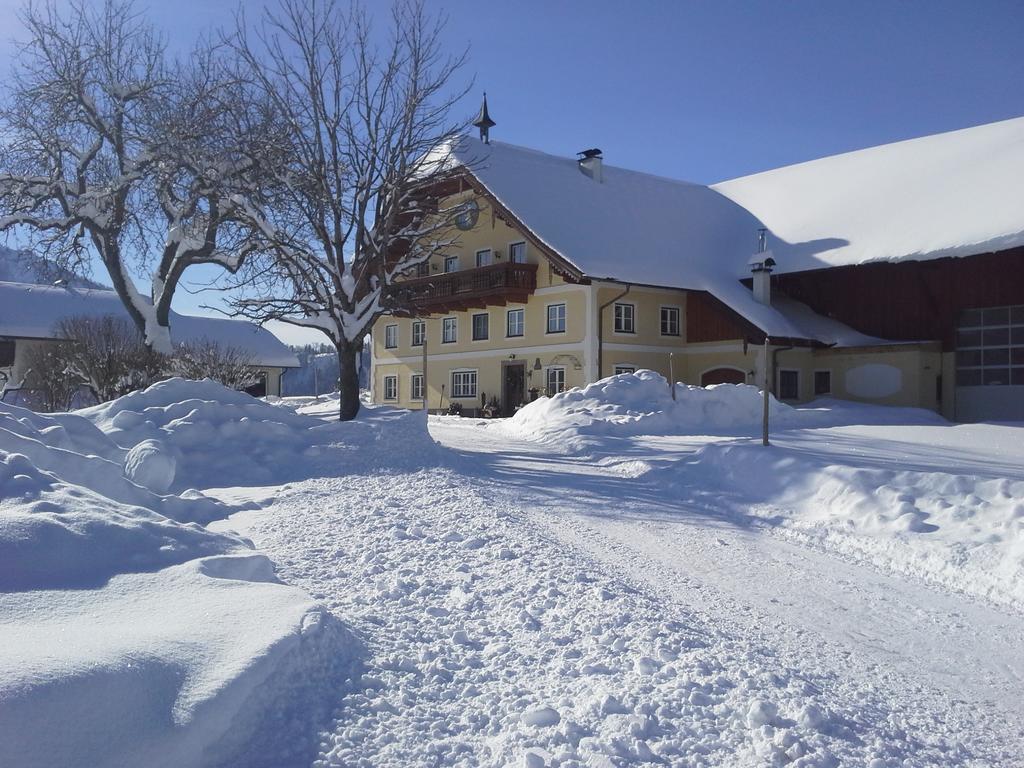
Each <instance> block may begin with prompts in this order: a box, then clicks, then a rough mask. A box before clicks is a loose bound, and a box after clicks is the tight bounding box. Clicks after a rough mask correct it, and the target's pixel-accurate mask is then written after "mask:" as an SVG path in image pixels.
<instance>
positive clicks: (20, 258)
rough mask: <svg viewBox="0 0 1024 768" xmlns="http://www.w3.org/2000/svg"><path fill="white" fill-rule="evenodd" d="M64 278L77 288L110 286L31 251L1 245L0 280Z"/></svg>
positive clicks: (52, 280)
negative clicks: (73, 271)
mask: <svg viewBox="0 0 1024 768" xmlns="http://www.w3.org/2000/svg"><path fill="white" fill-rule="evenodd" d="M58 280H63V281H64V282H65V283H67V284H68V285H72V286H74V287H76V288H109V287H110V286H106V285H102V284H100V283H97V282H96V281H94V280H90V279H89V278H87V277H81V276H79V275H74V274H72V273H71V272H70V271H68V270H66V269H61V268H59V267H58V266H57V265H56V264H54V263H53V262H50V261H47V260H46V259H45V258H43V257H41V256H37V255H36V254H34V253H32V252H31V251H16V250H14V249H12V248H6V247H4V246H2V245H0V282H5V283H35V284H38V285H53V283H55V282H57V281H58Z"/></svg>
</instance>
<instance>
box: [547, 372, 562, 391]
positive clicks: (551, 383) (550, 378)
mask: <svg viewBox="0 0 1024 768" xmlns="http://www.w3.org/2000/svg"><path fill="white" fill-rule="evenodd" d="M559 392H565V368H548V372H547V393H548V395H549V396H550V395H557V394H558V393H559Z"/></svg>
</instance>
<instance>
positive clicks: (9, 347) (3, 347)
mask: <svg viewBox="0 0 1024 768" xmlns="http://www.w3.org/2000/svg"><path fill="white" fill-rule="evenodd" d="M14 345H15V342H13V341H0V368H7V367H9V366H12V365H14Z"/></svg>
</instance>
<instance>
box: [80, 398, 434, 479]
mask: <svg viewBox="0 0 1024 768" xmlns="http://www.w3.org/2000/svg"><path fill="white" fill-rule="evenodd" d="M293 403H294V405H293ZM299 405H304V406H309V405H310V403H309V402H308V401H307V400H306V399H305V398H299V399H298V400H297V401H289V400H287V399H285V400H281V399H276V400H275V401H274V402H273V403H271V402H267V401H264V400H258V399H256V398H254V397H251V396H250V395H247V394H245V393H244V392H235V391H234V390H230V389H227V388H225V387H223V386H221V385H220V384H217V383H216V382H213V381H210V380H206V381H188V380H185V379H169V380H167V381H161V382H159V383H157V384H154V385H153V386H151V387H149V388H148V389H145V390H140V391H138V392H133V393H132V394H129V395H126V396H125V397H121V398H118V399H117V400H114V401H112V402H109V403H104V404H102V405H97V406H93V407H92V408H85V409H83V410H81V411H78V412H77V413H78V414H79V415H80V416H83V417H85V418H87V419H88V420H90V421H91V422H92V423H93V424H94V425H95V426H96V427H97V428H98V429H99V430H100V431H101V432H102V433H104V434H105V435H106V436H107V437H108V438H109V439H110V440H112V441H113V442H114V443H116V444H117V445H118V446H119V447H120V448H122V449H131V448H133V447H134V446H137V445H139V444H140V443H142V442H144V441H147V440H153V441H157V442H158V443H159V444H160V446H161V451H162V452H164V453H165V454H166V456H167V460H168V461H171V460H173V462H174V464H175V467H176V468H175V472H174V478H173V481H172V482H171V483H170V485H169V486H168V487H169V489H170V490H172V491H180V490H182V489H185V488H200V489H202V488H215V487H229V486H258V485H272V484H280V483H285V482H289V481H292V480H297V479H301V478H306V477H310V476H313V475H316V474H318V473H320V472H323V471H328V470H329V471H330V472H332V473H334V474H337V473H339V472H345V471H348V470H349V469H351V465H353V464H356V463H358V464H360V465H361V464H364V463H366V462H371V463H378V464H386V463H388V462H390V461H394V462H399V463H402V462H406V461H409V460H410V458H409V457H410V456H412V457H414V458H413V459H412V460H413V461H416V462H421V461H423V460H424V458H425V457H427V456H429V454H430V453H431V452H433V451H434V450H435V446H434V443H433V441H432V440H431V439H430V436H429V433H428V432H427V430H426V426H425V425H424V424H423V420H422V418H420V419H417V418H416V415H415V414H411V413H409V412H408V411H399V410H397V409H394V408H379V409H373V408H371V409H367V408H364V409H363V411H362V413H361V414H360V417H359V418H358V419H356V420H355V421H351V422H346V423H344V424H342V423H338V422H331V421H330V418H331V417H332V416H335V417H336V413H337V400H336V399H334V401H333V405H332V402H331V399H330V398H325V399H322V400H320V401H314V402H313V404H312V406H313V407H312V409H311V410H310V412H309V413H307V412H306V410H307V409H306V408H299V407H298V406H299ZM317 406H319V408H318V407H317ZM297 409H298V410H297ZM325 419H326V420H327V421H326V423H325ZM163 469H164V471H165V472H166V471H167V468H166V467H164V468H163ZM160 479H162V478H160Z"/></svg>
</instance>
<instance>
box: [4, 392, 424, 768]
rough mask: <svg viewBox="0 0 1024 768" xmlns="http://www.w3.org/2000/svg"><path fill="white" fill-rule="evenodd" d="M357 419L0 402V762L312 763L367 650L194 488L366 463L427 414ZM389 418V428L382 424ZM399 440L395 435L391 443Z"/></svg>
mask: <svg viewBox="0 0 1024 768" xmlns="http://www.w3.org/2000/svg"><path fill="white" fill-rule="evenodd" d="M409 423H411V419H410V418H409V417H408V415H403V414H401V413H398V412H394V411H387V410H380V409H378V410H375V411H368V412H367V414H366V416H365V417H364V418H363V419H361V420H359V421H357V422H354V423H352V424H348V425H339V424H336V423H335V424H327V423H324V422H323V421H322V420H319V419H315V418H310V417H305V416H301V415H297V414H295V413H292V412H291V411H289V410H288V409H280V408H275V407H273V406H271V405H268V404H265V403H262V402H260V401H258V400H255V399H253V398H251V397H249V396H248V395H244V394H240V393H235V392H231V391H230V390H227V389H224V388H223V387H221V386H220V385H217V384H214V383H213V382H210V381H206V382H186V381H182V380H180V379H176V380H170V381H166V382H162V383H160V384H157V385H154V386H153V387H150V388H149V389H147V390H145V391H143V392H136V393H133V394H132V395H129V396H127V397H123V398H120V399H119V400H117V401H114V402H113V403H108V404H105V405H102V406H97V407H95V408H89V409H85V410H82V411H79V412H77V413H75V414H58V415H50V416H44V415H39V414H35V413H32V412H31V411H27V410H24V409H21V408H17V407H13V406H8V405H0V644H2V647H3V649H4V652H3V653H2V654H0V765H5V766H6V765H12V766H15V765H16V766H37V765H38V766H52V765H83V766H84V765H89V766H124V765H141V764H145V765H158V766H200V765H202V766H206V765H221V764H225V765H247V766H252V765H267V766H279V765H288V764H303V763H308V761H309V759H311V757H312V755H313V754H315V734H316V727H317V725H319V724H322V723H323V722H325V721H326V719H327V717H328V716H329V714H330V707H331V705H332V702H333V695H332V691H333V688H334V687H335V686H338V687H341V686H343V685H344V681H345V680H346V679H348V678H350V677H351V676H352V675H353V674H355V672H354V670H355V669H356V667H357V665H358V663H359V658H360V656H361V653H362V651H361V646H360V644H359V642H358V641H357V640H356V639H355V638H354V637H353V636H352V634H351V633H350V631H349V630H348V629H347V628H346V627H345V626H344V623H343V622H342V621H340V620H339V619H338V618H336V617H334V616H332V615H330V614H329V613H327V612H326V611H324V609H323V607H322V606H321V605H319V604H318V603H316V602H315V601H314V600H313V599H311V598H310V596H309V595H308V594H307V593H305V592H303V591H302V590H301V589H298V588H296V587H295V586H292V585H285V584H283V583H281V581H280V580H279V578H278V577H277V575H276V574H275V567H274V564H273V563H272V562H271V561H270V560H269V559H268V558H267V557H266V555H264V554H262V553H258V552H255V551H254V550H253V548H252V544H251V543H250V542H249V541H247V540H246V539H244V538H242V537H239V536H237V535H235V534H231V533H225V532H220V533H218V532H214V531H212V530H210V529H209V528H207V527H204V526H203V525H202V523H207V522H209V521H211V520H214V519H217V518H222V517H225V516H226V515H227V514H228V513H229V512H231V511H237V509H238V508H239V506H237V505H234V506H233V505H230V504H224V503H222V502H220V501H217V500H216V499H214V498H212V497H210V496H207V495H206V494H204V493H203V492H202V490H201V489H204V488H208V487H210V486H211V485H224V484H225V483H230V482H234V483H247V484H248V485H249V489H248V494H247V498H246V500H245V501H244V502H240V504H241V505H242V506H245V505H250V506H251V505H253V504H256V503H258V501H259V496H260V492H258V491H253V487H254V486H255V485H257V484H260V483H264V484H269V485H272V486H274V487H276V486H278V485H280V484H281V483H283V482H285V481H287V480H289V479H295V478H301V477H309V476H310V475H311V474H324V473H325V472H327V471H328V470H329V471H330V472H331V473H332V474H334V475H335V476H339V475H343V474H344V473H345V472H346V471H352V470H353V469H354V468H355V467H359V471H361V472H368V471H373V468H375V467H376V466H377V465H378V464H379V463H380V462H382V461H387V460H388V457H389V456H392V455H398V454H397V452H396V450H395V448H396V446H398V445H407V446H410V447H415V446H416V445H417V439H418V438H419V442H420V443H421V444H422V446H423V450H421V451H420V452H419V453H420V456H419V458H418V459H417V466H422V465H423V461H424V453H427V454H429V452H430V450H431V449H433V447H434V445H433V443H432V442H431V441H430V440H429V438H428V437H427V436H426V435H425V434H423V430H422V423H421V421H417V422H415V426H416V429H414V430H412V431H410V430H409V429H408V427H407V426H404V425H407V424H409ZM385 424H386V427H385ZM392 440H393V441H394V443H391V442H389V441H392Z"/></svg>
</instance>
